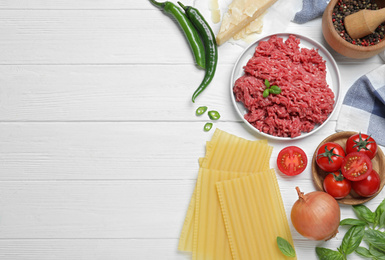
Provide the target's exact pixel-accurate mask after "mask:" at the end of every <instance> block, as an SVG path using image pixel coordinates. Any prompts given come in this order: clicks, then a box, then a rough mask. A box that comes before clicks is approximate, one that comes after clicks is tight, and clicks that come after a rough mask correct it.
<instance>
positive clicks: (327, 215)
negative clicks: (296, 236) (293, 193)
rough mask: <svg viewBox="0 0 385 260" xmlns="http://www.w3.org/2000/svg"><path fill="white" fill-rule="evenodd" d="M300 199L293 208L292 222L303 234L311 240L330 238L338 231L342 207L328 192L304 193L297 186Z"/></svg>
mask: <svg viewBox="0 0 385 260" xmlns="http://www.w3.org/2000/svg"><path fill="white" fill-rule="evenodd" d="M296 190H297V192H298V197H299V198H298V200H297V201H296V202H295V203H294V205H293V208H292V209H291V222H292V223H293V226H294V228H295V229H296V230H297V231H298V233H300V234H301V235H302V236H304V237H306V238H308V239H311V240H329V239H331V238H333V237H334V236H335V235H336V234H337V233H338V226H339V224H340V217H341V212H340V207H339V205H338V203H337V201H336V200H335V199H334V198H333V197H332V196H331V195H329V194H328V193H326V192H322V191H313V192H310V193H308V194H304V193H303V192H301V191H300V190H299V188H298V187H296Z"/></svg>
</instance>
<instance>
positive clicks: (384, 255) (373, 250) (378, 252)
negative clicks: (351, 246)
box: [369, 245, 385, 259]
mask: <svg viewBox="0 0 385 260" xmlns="http://www.w3.org/2000/svg"><path fill="white" fill-rule="evenodd" d="M369 252H370V254H372V255H373V256H375V257H376V259H384V258H385V252H383V251H381V250H378V249H377V248H375V247H373V246H372V245H369Z"/></svg>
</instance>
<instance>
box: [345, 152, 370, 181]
mask: <svg viewBox="0 0 385 260" xmlns="http://www.w3.org/2000/svg"><path fill="white" fill-rule="evenodd" d="M371 171H372V161H371V160H370V158H369V156H367V155H366V154H364V153H362V152H353V153H349V154H348V155H346V156H345V158H344V160H343V161H342V165H341V172H342V174H343V175H344V177H345V178H346V179H348V180H351V181H360V180H363V179H365V178H366V177H367V176H368V175H369V174H370V172H371Z"/></svg>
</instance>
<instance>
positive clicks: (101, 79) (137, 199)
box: [0, 0, 385, 260]
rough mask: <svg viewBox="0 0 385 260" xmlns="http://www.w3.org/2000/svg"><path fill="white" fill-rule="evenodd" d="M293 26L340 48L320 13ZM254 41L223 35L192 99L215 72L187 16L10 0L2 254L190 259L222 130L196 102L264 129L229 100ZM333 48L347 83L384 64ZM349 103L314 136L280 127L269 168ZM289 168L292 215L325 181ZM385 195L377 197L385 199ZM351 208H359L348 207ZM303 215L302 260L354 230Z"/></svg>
mask: <svg viewBox="0 0 385 260" xmlns="http://www.w3.org/2000/svg"><path fill="white" fill-rule="evenodd" d="M186 4H191V1H190V2H189V1H186ZM208 20H209V21H210V22H211V20H210V18H208ZM285 31H290V32H296V33H300V34H303V35H305V36H308V37H311V38H313V39H314V40H316V41H318V42H320V43H322V44H323V45H324V46H326V47H327V48H328V49H329V50H330V48H329V47H328V46H327V44H326V42H325V41H324V39H323V36H322V32H321V19H320V18H319V19H315V20H313V21H311V22H309V23H306V24H304V25H298V24H294V23H290V24H289V26H288V28H286V29H285ZM242 50H243V48H242V47H240V46H239V45H233V44H228V43H227V44H224V45H222V46H220V47H219V64H218V68H217V74H216V76H215V78H214V80H213V82H212V84H211V85H210V86H209V87H208V88H207V90H206V91H205V92H203V93H202V95H201V96H200V97H199V98H198V99H197V102H196V103H195V104H193V103H192V102H191V101H190V97H191V94H192V93H193V91H194V90H195V88H196V87H197V86H198V84H199V83H200V81H201V79H202V77H203V71H202V70H199V69H197V68H196V67H195V65H194V62H193V58H192V55H191V51H190V49H189V46H188V45H187V42H186V41H185V39H184V36H183V34H182V33H181V31H179V30H178V27H177V25H176V24H175V23H174V22H173V21H172V20H171V19H169V17H167V16H165V15H164V14H163V13H162V12H160V11H159V10H158V9H157V8H155V7H154V6H152V5H151V4H150V3H149V2H148V1H134V0H128V1H127V0H109V1H102V0H100V1H94V0H83V1H77V0H68V1H44V0H18V1H7V0H0V259H6V260H16V259H18V260H30V259H36V260H48V259H49V260H53V259H66V260H67V259H87V260H88V259H90V260H91V259H92V260H94V259H108V260H117V259H124V260H127V259H191V257H190V255H189V254H185V253H181V252H178V251H177V243H178V238H179V234H180V231H181V227H182V223H183V220H184V217H185V213H186V209H187V206H188V203H189V200H190V196H191V194H192V191H193V188H194V185H195V181H196V177H197V170H198V163H197V161H198V158H199V157H201V156H204V149H205V142H206V141H208V140H210V139H211V135H212V133H213V132H214V131H213V130H211V131H210V132H208V133H206V132H203V130H202V127H203V125H204V123H205V122H206V119H205V118H201V117H196V116H195V109H196V108H197V107H198V106H200V105H206V106H208V107H209V108H212V109H215V110H218V111H219V112H220V113H221V119H220V120H219V121H218V122H215V123H214V128H220V129H222V130H224V131H227V132H229V133H232V134H235V135H238V136H240V137H244V138H247V139H250V140H256V139H261V138H262V137H261V136H258V135H253V134H252V132H250V131H249V130H248V129H247V128H246V126H245V125H244V124H243V123H242V122H241V119H240V118H239V117H238V115H237V114H236V112H235V110H234V108H233V107H232V105H231V101H230V91H229V77H230V76H229V75H230V72H231V69H232V67H233V65H234V62H235V60H236V59H237V57H238V56H239V55H240V53H241V52H242ZM330 51H331V53H332V54H333V56H334V58H335V60H336V61H337V63H338V66H339V69H340V73H341V79H342V86H341V87H342V89H341V91H342V93H341V94H342V96H344V94H345V93H346V91H347V89H348V88H349V87H350V86H351V85H352V83H353V82H354V81H355V80H356V79H358V78H359V77H360V76H361V75H363V74H365V73H366V72H369V71H370V70H372V69H375V68H377V67H378V66H380V65H381V64H383V61H382V60H381V59H380V58H379V57H378V56H377V57H373V58H370V59H367V60H353V59H348V58H344V57H342V56H341V55H338V54H337V53H335V52H333V51H332V50H330ZM340 101H342V100H340ZM339 106H340V102H339V104H338V106H337V109H339ZM337 115H338V113H336V114H335V115H334V117H333V118H332V120H331V121H329V123H328V124H327V125H326V126H325V127H324V128H322V129H321V130H320V131H319V132H317V133H316V134H314V135H313V136H311V137H308V138H306V139H301V140H298V141H292V142H277V141H272V140H269V143H270V144H271V145H272V146H274V150H273V154H272V158H271V164H270V165H271V167H274V168H275V167H276V164H275V160H276V157H277V154H278V152H279V151H280V150H281V149H282V148H284V147H285V146H287V145H289V144H290V145H297V146H300V147H301V148H303V149H304V150H305V152H306V153H307V154H308V156H309V160H311V158H312V154H313V152H314V149H315V147H316V146H317V144H318V143H319V142H320V141H322V140H323V139H324V138H325V137H327V136H328V135H330V134H333V133H334V132H335V130H334V129H335V125H336V119H337ZM277 176H278V180H279V185H280V188H281V192H282V196H283V200H284V204H285V208H286V211H287V214H288V216H289V215H290V214H289V213H290V209H291V206H292V204H293V203H294V201H295V200H296V199H297V195H296V191H295V189H294V188H295V186H296V185H299V186H300V187H301V189H302V190H303V191H304V192H310V191H313V190H314V189H315V188H314V186H313V183H312V178H311V170H310V167H308V168H307V169H306V171H305V172H304V173H302V174H301V175H300V176H298V177H295V178H288V177H285V176H282V175H281V174H277ZM384 195H385V193H384V191H383V192H381V194H380V195H379V197H378V198H376V199H373V200H372V201H370V202H369V203H367V204H366V205H367V206H368V207H369V208H371V209H374V208H375V207H376V206H377V205H378V204H379V203H380V201H381V200H382V198H384ZM341 211H342V218H346V217H349V216H354V214H353V211H352V209H351V207H350V206H341ZM290 225H291V222H290ZM291 228H292V234H293V237H294V240H295V247H296V251H297V254H298V256H299V259H316V255H315V246H324V247H328V248H331V249H336V248H337V246H339V245H340V243H341V239H342V237H343V234H344V233H345V232H346V230H345V229H340V233H339V234H338V235H337V237H336V238H335V239H333V240H331V241H329V242H326V243H325V242H312V241H309V240H307V239H305V238H303V237H302V236H300V235H299V234H298V233H297V232H296V231H295V230H294V229H293V227H292V226H291ZM351 259H355V256H353V257H352V258H351Z"/></svg>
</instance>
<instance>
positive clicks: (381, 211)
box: [374, 199, 385, 228]
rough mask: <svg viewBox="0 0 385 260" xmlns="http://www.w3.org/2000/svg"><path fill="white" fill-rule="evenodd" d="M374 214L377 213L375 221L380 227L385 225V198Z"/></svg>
mask: <svg viewBox="0 0 385 260" xmlns="http://www.w3.org/2000/svg"><path fill="white" fill-rule="evenodd" d="M374 214H375V215H376V221H375V222H376V224H377V225H378V226H379V228H383V227H385V199H384V200H382V202H381V203H380V205H378V207H377V208H376V211H375V212H374Z"/></svg>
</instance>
